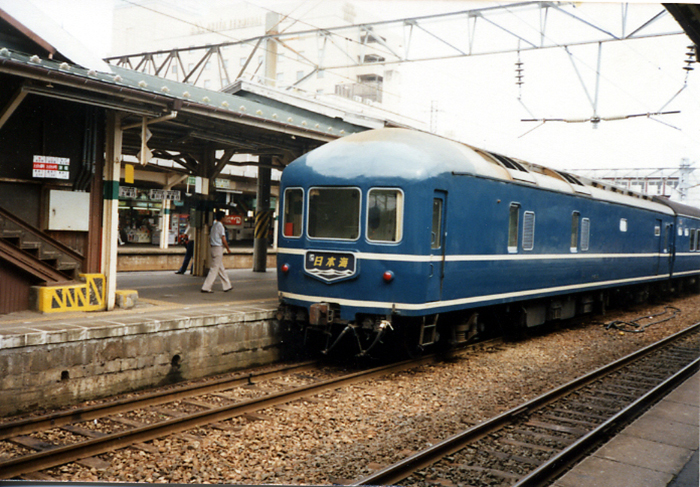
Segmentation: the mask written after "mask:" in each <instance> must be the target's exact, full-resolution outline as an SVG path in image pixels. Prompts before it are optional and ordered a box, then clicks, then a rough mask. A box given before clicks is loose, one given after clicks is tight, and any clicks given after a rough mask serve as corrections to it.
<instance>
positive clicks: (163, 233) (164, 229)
mask: <svg viewBox="0 0 700 487" xmlns="http://www.w3.org/2000/svg"><path fill="white" fill-rule="evenodd" d="M169 236H170V200H163V206H162V207H161V209H160V242H159V246H160V248H161V249H167V248H168V237H169Z"/></svg>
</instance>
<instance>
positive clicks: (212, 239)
mask: <svg viewBox="0 0 700 487" xmlns="http://www.w3.org/2000/svg"><path fill="white" fill-rule="evenodd" d="M224 215H225V213H224V212H223V211H221V210H219V211H217V212H216V213H215V216H214V218H215V219H214V224H213V225H212V226H211V233H210V234H209V244H210V245H211V261H212V262H211V267H210V268H209V274H207V278H206V279H205V281H204V284H203V285H202V292H203V293H213V292H214V291H212V289H211V288H212V286H213V285H214V281H215V280H216V276H217V275H218V276H219V278H220V279H221V285H222V286H223V288H224V292H228V291H230V290H231V289H233V286H232V285H231V281H229V279H228V275H227V274H226V268H225V267H224V247H226V251H227V252H228V253H229V254H230V253H231V249H230V248H229V246H228V242H227V241H226V230H225V229H224V225H223V224H222V223H221V220H222V219H223V218H224Z"/></svg>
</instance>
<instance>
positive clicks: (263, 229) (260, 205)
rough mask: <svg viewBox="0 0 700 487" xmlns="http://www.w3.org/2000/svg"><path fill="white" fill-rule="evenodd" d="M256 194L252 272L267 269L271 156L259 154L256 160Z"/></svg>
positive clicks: (270, 217) (270, 213) (270, 214)
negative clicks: (257, 160)
mask: <svg viewBox="0 0 700 487" xmlns="http://www.w3.org/2000/svg"><path fill="white" fill-rule="evenodd" d="M258 164H259V165H258V196H257V202H256V205H255V245H254V247H253V272H265V271H266V269H267V236H268V234H269V233H270V221H271V219H272V212H271V211H270V182H271V174H272V169H270V165H271V164H272V157H270V156H261V157H260V161H259V162H258Z"/></svg>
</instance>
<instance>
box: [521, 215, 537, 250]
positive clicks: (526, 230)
mask: <svg viewBox="0 0 700 487" xmlns="http://www.w3.org/2000/svg"><path fill="white" fill-rule="evenodd" d="M533 248H535V212H534V211H526V212H525V213H523V250H532V249H533Z"/></svg>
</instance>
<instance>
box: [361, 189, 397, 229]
mask: <svg viewBox="0 0 700 487" xmlns="http://www.w3.org/2000/svg"><path fill="white" fill-rule="evenodd" d="M402 231H403V193H402V192H401V191H400V190H398V189H371V190H370V191H369V195H368V197H367V239H368V240H371V241H373V242H398V241H399V240H401V234H402Z"/></svg>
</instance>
